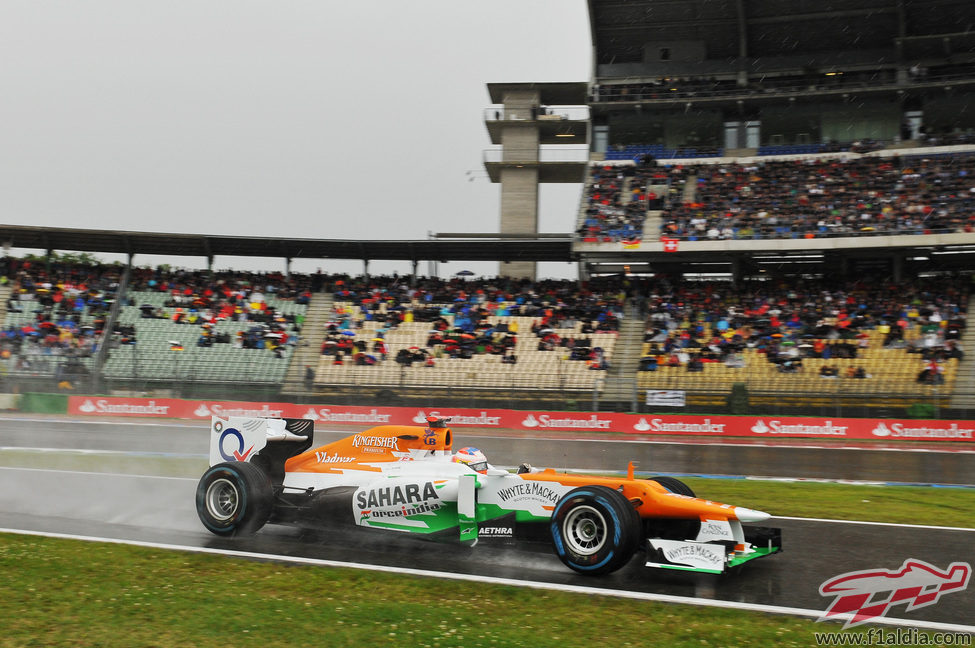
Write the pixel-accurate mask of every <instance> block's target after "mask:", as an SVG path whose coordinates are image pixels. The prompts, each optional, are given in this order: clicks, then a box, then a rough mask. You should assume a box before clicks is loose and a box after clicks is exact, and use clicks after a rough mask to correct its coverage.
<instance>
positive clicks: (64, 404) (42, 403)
mask: <svg viewBox="0 0 975 648" xmlns="http://www.w3.org/2000/svg"><path fill="white" fill-rule="evenodd" d="M3 396H11V397H13V398H15V399H16V403H17V404H16V409H18V410H20V411H21V412H31V413H34V414H66V413H67V411H68V395H67V394H43V393H36V392H28V393H26V394H20V395H19V398H18V395H17V394H3ZM3 409H8V408H6V407H4V408H3ZM11 409H12V408H11Z"/></svg>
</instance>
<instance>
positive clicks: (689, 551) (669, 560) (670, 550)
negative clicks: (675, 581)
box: [646, 527, 782, 574]
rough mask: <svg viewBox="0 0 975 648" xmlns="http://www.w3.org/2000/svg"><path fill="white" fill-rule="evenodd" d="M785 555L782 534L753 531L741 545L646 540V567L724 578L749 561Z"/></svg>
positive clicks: (769, 529) (754, 528) (728, 542)
mask: <svg viewBox="0 0 975 648" xmlns="http://www.w3.org/2000/svg"><path fill="white" fill-rule="evenodd" d="M779 551H782V531H781V530H780V529H775V528H771V527H751V528H749V529H747V530H746V532H745V533H744V538H743V539H742V541H741V542H736V541H726V540H719V541H703V540H700V539H698V540H666V539H663V538H648V539H647V562H646V566H647V567H660V568H663V569H676V570H681V571H692V572H700V573H704V574H721V573H723V572H724V571H725V570H727V569H730V568H732V567H737V566H739V565H742V564H744V563H746V562H748V561H750V560H754V559H756V558H763V557H765V556H769V555H771V554H774V553H777V552H779Z"/></svg>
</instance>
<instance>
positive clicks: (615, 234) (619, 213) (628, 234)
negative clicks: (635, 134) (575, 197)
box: [576, 156, 668, 243]
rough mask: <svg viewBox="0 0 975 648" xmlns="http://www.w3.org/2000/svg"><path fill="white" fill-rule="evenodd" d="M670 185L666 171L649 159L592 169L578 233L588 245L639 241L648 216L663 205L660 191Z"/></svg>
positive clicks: (647, 157)
mask: <svg viewBox="0 0 975 648" xmlns="http://www.w3.org/2000/svg"><path fill="white" fill-rule="evenodd" d="M667 181H668V174H667V171H666V169H663V168H660V167H657V165H656V163H655V162H654V160H653V158H652V157H650V156H646V157H644V158H643V159H641V161H640V164H637V165H635V166H631V165H617V166H614V165H602V166H594V167H591V169H590V182H589V183H587V187H586V195H585V200H586V201H587V205H586V212H585V218H584V220H583V222H582V225H580V227H579V229H578V230H577V232H576V233H577V234H578V235H579V237H580V238H581V239H582V240H583V241H584V242H588V243H596V242H613V241H637V240H640V239H641V238H642V237H643V225H644V221H645V220H646V218H647V212H648V211H650V210H657V209H660V208H661V207H662V205H663V202H664V199H665V196H664V195H662V193H663V190H661V189H660V187H661V186H666V185H667ZM658 192H660V193H658Z"/></svg>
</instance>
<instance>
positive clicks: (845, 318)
mask: <svg viewBox="0 0 975 648" xmlns="http://www.w3.org/2000/svg"><path fill="white" fill-rule="evenodd" d="M970 283H971V282H970V280H969V278H968V277H962V278H956V279H944V278H941V279H937V280H915V281H912V282H908V281H905V282H901V283H898V284H896V285H895V284H893V283H892V282H890V281H889V280H886V279H883V278H879V277H878V278H863V279H861V280H859V281H854V282H840V281H826V280H818V281H812V280H803V281H767V282H757V281H755V282H745V283H743V284H742V285H739V286H737V287H734V288H733V287H732V286H731V285H730V284H721V283H715V282H706V283H700V282H698V283H683V284H675V285H670V284H668V283H667V282H661V283H659V284H658V285H657V286H656V287H655V292H653V293H651V294H650V295H649V296H648V298H647V301H646V302H645V306H646V309H647V311H648V315H647V329H646V333H645V337H644V342H646V343H648V352H647V353H646V354H645V355H644V357H643V358H642V359H641V361H640V366H639V370H640V371H656V370H657V369H658V368H660V367H663V366H672V367H683V368H686V370H688V371H701V370H702V369H703V363H705V362H721V363H724V364H725V365H727V366H729V367H735V368H737V367H742V366H744V352H745V351H746V350H747V349H752V350H755V351H756V352H758V353H760V354H763V355H764V356H765V358H766V359H767V361H768V362H771V363H773V364H774V365H775V366H776V369H777V370H778V371H780V372H783V373H795V372H798V371H799V370H800V369H801V366H802V360H803V359H804V358H823V359H826V360H830V359H835V358H850V359H854V358H857V357H858V353H859V351H860V350H862V349H864V348H867V345H868V344H869V343H870V342H869V341H870V338H871V336H870V332H873V331H876V332H877V333H878V334H880V335H881V336H882V338H883V339H882V342H881V344H882V346H883V347H884V348H889V349H904V350H905V351H906V352H907V353H919V354H922V356H923V357H924V358H925V360H928V361H934V362H936V363H943V362H944V361H945V360H947V359H949V358H958V359H961V358H962V357H963V354H964V352H963V350H962V348H961V343H960V339H961V336H962V333H963V331H964V328H965V324H966V321H965V319H966V313H967V309H968V295H969V291H970ZM905 331H913V332H914V333H915V335H912V336H910V341H906V338H905V335H904V333H905ZM833 375H838V374H833ZM824 377H832V376H831V375H825V376H824ZM849 377H851V378H867V377H868V375H867V374H866V372H865V371H864V372H856V371H854V372H853V375H851V376H849Z"/></svg>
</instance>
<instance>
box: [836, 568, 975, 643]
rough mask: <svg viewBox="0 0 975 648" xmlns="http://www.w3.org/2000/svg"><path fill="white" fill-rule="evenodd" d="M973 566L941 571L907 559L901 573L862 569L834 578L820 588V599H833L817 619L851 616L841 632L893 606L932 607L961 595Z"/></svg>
mask: <svg viewBox="0 0 975 648" xmlns="http://www.w3.org/2000/svg"><path fill="white" fill-rule="evenodd" d="M971 575H972V566H971V565H970V564H968V563H964V562H953V563H951V564H950V565H948V568H947V569H946V570H944V571H942V570H940V569H938V568H937V567H935V566H934V565H930V564H928V563H926V562H924V561H923V560H917V559H916V558H908V559H907V560H905V561H904V564H903V565H901V566H900V569H896V570H888V569H865V570H863V571H855V572H847V573H845V574H840V575H839V576H834V577H833V578H831V579H829V580H828V581H826V582H825V583H823V584H822V585H820V586H819V593H820V595H822V596H835V597H836V599H835V600H834V601H833V603H832V604H831V605H830V606H829V608H828V609H827V610H826V611H825V612H824V613H823V616H821V617H819V619H817V620H818V621H824V620H826V619H829V618H831V617H834V616H837V615H840V614H847V615H850V616H849V618H848V619H847V621H846V623H845V624H844V625H843V628H849V627H851V626H855V625H860V624H861V623H867V622H868V621H871V620H873V619H876V618H878V617H882V616H885V615H886V614H887V610H889V609H890V608H891V607H892V606H894V605H900V604H901V603H906V604H907V608H906V610H907V611H908V612H910V611H911V610H916V609H917V608H920V607H925V606H927V605H934V604H935V603H937V602H938V601H939V600H940V599H941V595H942V594H950V593H951V592H961V591H963V590H964V589H965V588H967V587H968V580H969V579H970V578H971Z"/></svg>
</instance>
